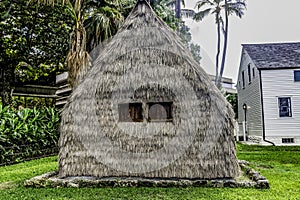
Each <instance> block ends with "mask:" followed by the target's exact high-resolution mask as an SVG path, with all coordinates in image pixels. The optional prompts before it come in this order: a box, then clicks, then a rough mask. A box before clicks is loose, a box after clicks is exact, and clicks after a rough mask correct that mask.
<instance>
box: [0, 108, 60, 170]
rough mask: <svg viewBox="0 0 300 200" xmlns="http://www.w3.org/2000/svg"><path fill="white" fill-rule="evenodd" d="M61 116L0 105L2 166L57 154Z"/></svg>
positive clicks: (44, 110) (46, 111)
mask: <svg viewBox="0 0 300 200" xmlns="http://www.w3.org/2000/svg"><path fill="white" fill-rule="evenodd" d="M59 119H60V118H59V113H58V112H57V111H56V110H55V109H54V108H43V109H37V108H33V109H29V108H25V109H22V110H15V109H12V108H10V107H3V106H2V105H0V165H4V164H11V163H15V162H21V161H23V160H28V159H31V158H36V157H41V156H45V155H51V154H54V153H57V151H58V147H57V142H58V137H59V133H58V126H59Z"/></svg>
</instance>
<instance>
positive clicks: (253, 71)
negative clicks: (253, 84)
mask: <svg viewBox="0 0 300 200" xmlns="http://www.w3.org/2000/svg"><path fill="white" fill-rule="evenodd" d="M252 75H253V78H255V69H254V68H252Z"/></svg>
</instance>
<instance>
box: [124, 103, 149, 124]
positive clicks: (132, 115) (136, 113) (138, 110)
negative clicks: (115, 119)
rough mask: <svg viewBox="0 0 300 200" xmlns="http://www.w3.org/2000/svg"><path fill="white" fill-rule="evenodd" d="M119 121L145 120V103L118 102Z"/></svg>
mask: <svg viewBox="0 0 300 200" xmlns="http://www.w3.org/2000/svg"><path fill="white" fill-rule="evenodd" d="M118 112H119V122H143V121H144V116H143V113H144V112H143V103H140V102H135V103H120V104H118Z"/></svg>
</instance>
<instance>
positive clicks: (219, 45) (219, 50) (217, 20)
mask: <svg viewBox="0 0 300 200" xmlns="http://www.w3.org/2000/svg"><path fill="white" fill-rule="evenodd" d="M216 22H217V54H216V78H215V83H216V85H217V80H218V77H219V59H220V52H221V25H220V17H219V14H216Z"/></svg>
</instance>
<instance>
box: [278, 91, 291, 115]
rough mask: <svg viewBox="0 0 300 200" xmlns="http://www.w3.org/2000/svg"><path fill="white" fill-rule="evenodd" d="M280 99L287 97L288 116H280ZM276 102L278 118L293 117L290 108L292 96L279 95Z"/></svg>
mask: <svg viewBox="0 0 300 200" xmlns="http://www.w3.org/2000/svg"><path fill="white" fill-rule="evenodd" d="M280 99H288V113H289V115H288V116H281V114H280V110H281V109H280V108H281V107H280V106H281V105H280ZM277 104H278V117H279V118H290V117H293V109H292V97H291V96H280V97H277Z"/></svg>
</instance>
